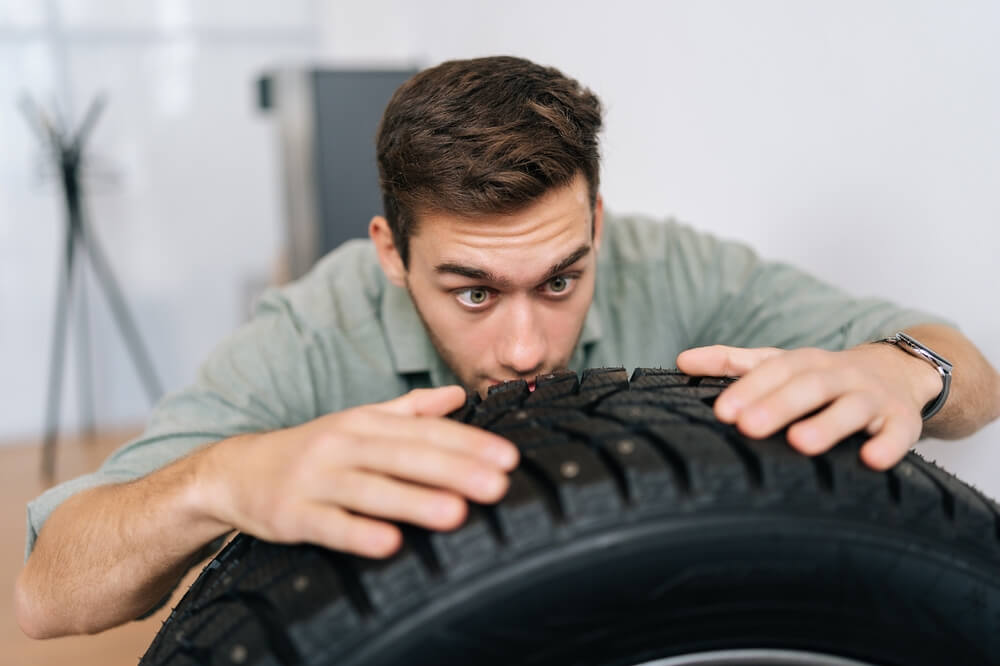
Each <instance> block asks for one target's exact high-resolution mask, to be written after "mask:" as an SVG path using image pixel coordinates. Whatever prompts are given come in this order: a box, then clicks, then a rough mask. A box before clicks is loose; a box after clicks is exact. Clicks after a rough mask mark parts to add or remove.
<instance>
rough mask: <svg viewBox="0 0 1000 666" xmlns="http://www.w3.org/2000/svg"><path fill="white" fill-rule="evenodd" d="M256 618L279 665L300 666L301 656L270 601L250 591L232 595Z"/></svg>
mask: <svg viewBox="0 0 1000 666" xmlns="http://www.w3.org/2000/svg"><path fill="white" fill-rule="evenodd" d="M232 598H233V599H234V600H237V601H239V602H240V603H241V604H243V606H244V607H245V608H246V609H247V610H248V611H250V614H251V615H253V616H254V617H255V618H257V621H258V622H259V623H260V625H261V627H263V629H264V633H265V634H266V636H267V644H268V645H269V646H270V647H271V651H272V654H273V655H274V657H275V658H276V659H277V660H278V662H279V663H280V664H281V666H301V665H302V663H303V661H302V656H301V655H300V654H299V651H298V650H297V649H295V645H294V644H293V643H292V641H291V639H290V638H289V637H288V634H286V633H285V632H284V631H282V629H281V625H282V623H281V618H280V617H279V615H278V613H277V612H275V609H274V607H273V606H272V605H271V603H270V602H269V601H268V600H267V599H266V598H265V597H263V596H261V595H259V594H255V593H252V592H238V593H235V594H233V595H232Z"/></svg>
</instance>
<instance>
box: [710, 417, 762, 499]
mask: <svg viewBox="0 0 1000 666" xmlns="http://www.w3.org/2000/svg"><path fill="white" fill-rule="evenodd" d="M719 432H720V434H721V435H722V441H724V442H725V443H726V444H728V445H729V447H730V448H731V449H732V450H733V452H734V453H735V454H736V456H737V457H738V458H739V459H740V461H742V463H743V466H744V467H745V468H746V471H747V476H748V477H749V478H750V486H751V487H752V488H760V487H761V486H762V485H763V484H764V470H763V468H762V466H761V463H760V458H758V457H757V454H756V453H754V452H753V451H752V450H751V449H750V447H748V446H747V445H746V444H745V443H744V442H743V440H742V439H740V437H741V435H740V434H739V433H737V432H736V431H735V430H733V429H731V428H726V429H725V430H724V431H722V430H720V431H719Z"/></svg>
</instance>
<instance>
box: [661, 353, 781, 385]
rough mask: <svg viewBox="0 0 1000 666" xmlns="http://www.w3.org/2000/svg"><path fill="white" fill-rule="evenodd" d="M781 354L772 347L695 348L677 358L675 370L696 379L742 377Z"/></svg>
mask: <svg viewBox="0 0 1000 666" xmlns="http://www.w3.org/2000/svg"><path fill="white" fill-rule="evenodd" d="M782 353H784V350H783V349H775V348H773V347H759V348H755V349H746V348H743V347H727V346H725V345H712V346H711V347H695V348H694V349H688V350H686V351H683V352H681V353H680V354H679V355H678V356H677V369H678V370H680V371H681V372H683V373H685V374H688V375H693V376H698V377H742V376H743V375H745V374H746V373H748V372H750V370H752V369H753V368H755V367H757V366H758V365H760V364H761V363H763V362H764V361H766V360H767V359H769V358H771V357H773V356H777V355H778V354H782Z"/></svg>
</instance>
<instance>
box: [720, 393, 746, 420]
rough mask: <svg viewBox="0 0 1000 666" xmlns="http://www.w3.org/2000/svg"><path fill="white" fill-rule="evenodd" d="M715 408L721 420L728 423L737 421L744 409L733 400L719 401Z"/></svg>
mask: <svg viewBox="0 0 1000 666" xmlns="http://www.w3.org/2000/svg"><path fill="white" fill-rule="evenodd" d="M715 407H716V410H717V412H716V413H717V414H718V416H719V419H721V420H723V421H728V422H732V421H735V420H736V417H737V416H739V413H740V410H741V409H743V405H742V404H740V403H739V402H738V401H736V400H734V399H732V398H726V399H724V400H719V401H717V402H716V403H715Z"/></svg>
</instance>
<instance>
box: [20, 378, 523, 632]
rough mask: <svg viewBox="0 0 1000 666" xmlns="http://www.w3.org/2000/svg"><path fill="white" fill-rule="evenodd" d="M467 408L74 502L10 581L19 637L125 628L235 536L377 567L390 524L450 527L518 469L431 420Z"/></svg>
mask: <svg viewBox="0 0 1000 666" xmlns="http://www.w3.org/2000/svg"><path fill="white" fill-rule="evenodd" d="M464 399H465V393H464V391H462V390H461V389H459V388H456V387H445V388H442V389H435V390H417V391H413V392H411V393H409V394H407V395H405V396H403V397H401V398H398V399H396V400H393V401H390V402H386V403H381V404H377V405H370V406H365V407H358V408H354V409H350V410H346V411H343V412H338V413H334V414H329V415H326V416H323V417H320V418H318V419H315V420H313V421H310V422H308V423H305V424H303V425H301V426H297V427H294V428H288V429H284V430H277V431H274V432H270V433H266V434H259V435H241V436H238V437H233V438H230V439H226V440H223V441H221V442H218V443H216V444H213V445H210V446H208V447H206V448H203V449H201V450H199V451H197V452H195V453H193V454H191V455H189V456H188V457H185V458H182V459H181V460H179V461H177V462H175V463H174V464H172V465H170V466H168V467H165V468H163V469H161V470H159V471H157V472H154V473H152V474H150V475H148V476H146V477H144V478H142V479H140V480H137V481H133V482H129V483H124V484H116V485H108V486H101V487H98V488H93V489H90V490H88V491H84V492H82V493H79V494H78V495H76V496H74V497H72V498H71V499H69V500H67V501H66V502H65V503H63V504H62V505H61V506H60V507H59V508H57V509H56V510H55V511H54V512H53V513H52V515H51V516H50V517H49V520H48V521H47V522H46V523H45V526H44V528H43V529H42V531H41V532H40V534H39V537H38V541H37V543H36V545H35V549H34V551H33V552H32V554H31V556H30V557H29V558H28V561H27V563H26V565H25V567H24V569H23V571H22V572H21V574H20V576H19V577H18V580H17V585H16V589H15V605H16V615H17V619H18V623H19V624H20V625H21V628H22V629H23V630H24V632H25V633H27V634H28V635H29V636H32V637H35V638H43V637H54V636H61V635H66V634H72V633H93V632H98V631H102V630H104V629H107V628H110V627H113V626H115V625H117V624H120V623H122V622H125V621H128V620H131V619H133V618H135V617H136V616H138V615H140V614H141V613H143V612H145V611H146V610H148V609H149V608H150V607H152V606H153V604H155V603H156V602H157V601H158V600H159V599H160V598H162V596H163V595H164V594H165V593H167V592H168V591H169V590H170V588H171V587H172V586H173V585H174V584H175V583H176V582H177V580H178V578H179V577H180V576H182V575H183V574H184V572H185V571H186V570H187V568H188V567H189V566H190V565H191V564H192V558H193V557H195V555H196V553H198V551H199V550H200V549H201V548H202V547H203V546H204V545H205V544H207V543H209V542H211V541H212V540H213V539H215V538H216V537H218V536H220V535H223V534H225V533H227V532H228V531H230V530H231V529H238V530H241V531H244V532H247V533H250V534H253V535H255V536H258V537H261V538H264V539H267V540H270V541H278V542H283V543H298V542H309V543H315V544H319V545H322V546H325V547H328V548H333V549H338V550H346V551H350V552H354V553H358V554H361V555H365V556H369V557H385V556H388V555H389V554H391V553H392V552H394V551H395V550H396V549H397V548H398V547H399V545H400V544H401V535H400V533H399V530H398V529H397V528H396V527H394V526H393V525H390V524H389V523H387V522H385V521H386V520H401V521H406V522H411V523H414V524H417V525H421V526H424V527H427V528H429V529H451V528H454V527H456V526H458V525H459V524H460V523H461V522H462V521H463V520H464V517H465V510H466V505H465V502H464V499H463V498H466V497H467V498H470V499H473V500H475V501H478V502H493V501H497V500H498V499H500V497H502V496H503V494H504V493H505V492H506V487H507V479H506V476H505V474H504V471H506V470H509V469H512V468H513V467H514V466H515V465H516V462H517V451H516V449H515V448H514V447H513V446H512V445H511V444H510V443H509V442H507V441H506V440H503V439H501V438H499V437H497V436H496V435H492V434H490V433H487V432H485V431H482V430H479V429H477V428H472V427H471V426H466V425H464V424H459V423H457V422H453V421H448V420H446V419H442V418H439V416H441V415H443V414H446V413H448V412H450V411H452V410H454V409H456V408H457V407H459V406H460V405H461V404H462V402H463V401H464Z"/></svg>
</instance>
